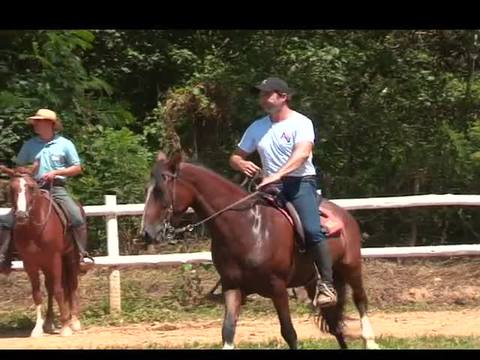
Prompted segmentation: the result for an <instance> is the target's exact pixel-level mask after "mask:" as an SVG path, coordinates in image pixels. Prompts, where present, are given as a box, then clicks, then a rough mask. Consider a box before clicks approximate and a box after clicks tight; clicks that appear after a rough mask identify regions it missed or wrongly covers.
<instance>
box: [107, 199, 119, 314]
mask: <svg viewBox="0 0 480 360" xmlns="http://www.w3.org/2000/svg"><path fill="white" fill-rule="evenodd" d="M105 205H107V207H110V208H115V207H116V205H117V197H116V196H115V195H105ZM106 221H107V252H108V256H114V257H115V256H119V255H120V248H119V241H118V221H117V215H107V216H106ZM108 280H109V288H110V294H109V295H110V313H120V312H121V311H122V294H121V286H120V270H116V269H115V270H111V271H110V274H109V279H108Z"/></svg>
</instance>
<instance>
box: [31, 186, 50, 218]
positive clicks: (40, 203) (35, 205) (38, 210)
mask: <svg viewBox="0 0 480 360" xmlns="http://www.w3.org/2000/svg"><path fill="white" fill-rule="evenodd" d="M31 201H32V209H31V213H32V216H35V217H36V221H37V222H38V221H39V220H43V219H45V217H46V216H47V213H48V207H49V202H50V201H53V198H51V195H50V194H48V193H47V194H45V193H44V191H42V190H40V189H37V190H35V192H34V193H33V196H32V200H31Z"/></svg>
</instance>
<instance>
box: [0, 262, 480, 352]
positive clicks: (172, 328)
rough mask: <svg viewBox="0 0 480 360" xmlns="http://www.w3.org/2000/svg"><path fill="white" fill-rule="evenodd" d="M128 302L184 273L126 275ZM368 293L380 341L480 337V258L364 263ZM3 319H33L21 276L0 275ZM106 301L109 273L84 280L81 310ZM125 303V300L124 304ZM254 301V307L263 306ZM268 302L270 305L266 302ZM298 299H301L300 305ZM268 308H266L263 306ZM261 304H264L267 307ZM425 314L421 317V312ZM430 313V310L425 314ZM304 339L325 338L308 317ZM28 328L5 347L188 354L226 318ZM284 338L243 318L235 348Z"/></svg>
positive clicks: (272, 327)
mask: <svg viewBox="0 0 480 360" xmlns="http://www.w3.org/2000/svg"><path fill="white" fill-rule="evenodd" d="M192 271H196V273H195V276H197V278H198V279H201V288H202V289H203V290H201V292H203V293H206V292H207V291H208V290H209V289H210V288H211V286H212V285H213V284H214V283H215V281H216V279H217V275H216V273H215V271H214V269H205V268H203V267H201V266H197V267H195V268H194V269H193V270H192ZM121 274H122V275H121V276H122V299H123V296H125V297H126V298H127V297H128V296H131V294H132V293H135V294H136V293H138V292H139V289H142V291H144V292H145V293H144V294H143V295H142V296H150V297H152V298H159V297H161V296H165V294H167V293H168V292H169V291H170V290H171V289H172V288H175V287H177V289H178V285H179V279H181V276H183V278H182V279H185V275H186V273H183V274H182V275H181V276H180V275H179V269H178V267H171V268H162V269H161V270H159V269H156V270H152V269H149V270H139V269H128V270H122V272H121ZM364 278H365V288H366V291H367V294H368V297H369V302H370V315H371V316H370V319H371V323H372V326H373V329H374V331H375V334H376V335H377V336H395V337H401V338H409V337H418V336H424V335H444V336H471V335H472V336H480V326H479V325H480V259H478V258H477V259H465V258H459V259H458V258H457V259H455V258H451V259H442V260H402V261H390V260H388V261H387V260H365V263H364ZM0 289H1V291H0V320H1V317H2V316H7V315H8V314H9V313H10V312H13V311H19V310H23V311H28V312H29V313H31V318H32V320H33V318H34V310H33V306H32V300H31V295H30V288H29V282H28V279H27V278H26V276H25V274H24V273H23V272H14V273H12V274H10V276H9V277H3V276H2V277H0ZM107 295H108V270H106V269H98V270H95V271H92V272H90V273H89V274H87V275H86V276H84V277H82V278H81V286H80V297H81V301H82V304H83V305H82V306H83V307H84V308H85V307H86V306H87V305H88V306H92V304H100V303H101V302H102V301H105V298H106V296H107ZM122 301H123V300H122ZM256 301H257V302H255V301H254V302H253V303H252V305H250V306H253V307H256V306H259V305H262V304H264V303H261V302H258V300H256ZM265 301H266V300H265ZM297 301H298V300H297ZM265 304H266V302H265ZM262 306H263V305H262ZM409 310H410V311H409ZM420 310H422V311H420ZM423 310H427V311H423ZM347 315H348V318H347V322H346V325H347V333H348V334H349V335H350V336H353V337H358V336H359V335H360V324H359V321H358V314H356V313H355V312H352V310H349V311H348V312H347ZM293 321H294V325H295V327H296V330H297V334H298V337H299V339H311V338H319V337H322V338H326V337H330V335H328V334H322V333H320V331H319V330H318V328H317V327H316V326H315V324H314V322H313V318H312V317H311V316H308V315H300V314H295V315H294V317H293ZM29 331H30V329H28V330H22V331H17V332H14V331H6V332H5V331H3V332H1V333H0V349H11V348H82V349H85V348H148V347H149V346H153V344H155V347H164V348H183V347H185V346H187V347H188V345H189V344H190V345H193V344H195V343H197V344H210V345H211V344H215V343H218V344H220V341H221V318H220V317H215V318H212V319H202V320H195V321H193V320H190V321H187V320H178V321H161V322H158V321H154V320H151V321H145V322H142V323H136V324H124V325H123V326H118V327H114V326H108V327H105V326H87V327H85V329H84V330H82V331H80V332H78V333H76V334H75V335H74V336H72V337H70V338H68V339H65V338H61V337H60V336H59V335H57V334H53V335H45V336H44V337H43V338H40V339H31V338H28V336H29V333H28V332H29ZM273 339H279V340H280V339H281V336H280V328H279V325H278V320H277V318H276V316H275V315H271V316H270V315H258V316H255V315H252V314H251V313H250V314H248V313H247V314H244V316H241V317H240V320H239V324H238V328H237V334H236V343H237V344H238V343H239V342H240V343H241V342H266V341H269V340H273Z"/></svg>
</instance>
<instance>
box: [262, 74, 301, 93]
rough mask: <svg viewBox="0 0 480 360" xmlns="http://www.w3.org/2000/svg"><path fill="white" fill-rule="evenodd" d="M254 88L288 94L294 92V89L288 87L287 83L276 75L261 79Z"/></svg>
mask: <svg viewBox="0 0 480 360" xmlns="http://www.w3.org/2000/svg"><path fill="white" fill-rule="evenodd" d="M254 88H255V89H258V90H261V91H276V92H279V93H285V94H288V95H293V94H295V90H293V89H292V88H290V87H288V84H287V83H286V82H285V81H284V80H282V79H280V78H277V77H269V78H267V79H265V80H263V81H262V82H261V83H260V84H258V85H255V86H254Z"/></svg>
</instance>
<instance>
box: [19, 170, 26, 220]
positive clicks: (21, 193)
mask: <svg viewBox="0 0 480 360" xmlns="http://www.w3.org/2000/svg"><path fill="white" fill-rule="evenodd" d="M26 183H27V182H26V181H25V179H23V178H21V179H20V191H19V193H18V198H17V211H22V212H26V211H27V196H26V191H25V187H26Z"/></svg>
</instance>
